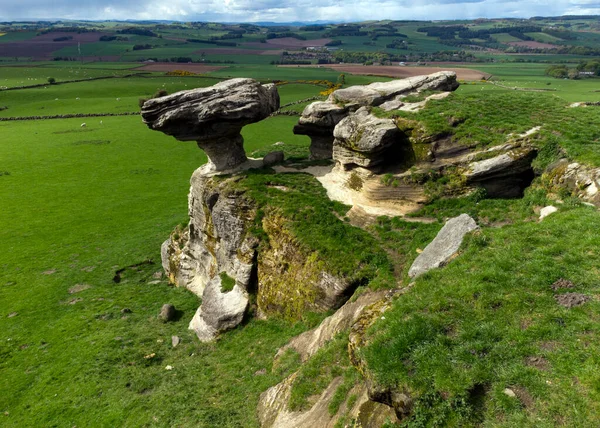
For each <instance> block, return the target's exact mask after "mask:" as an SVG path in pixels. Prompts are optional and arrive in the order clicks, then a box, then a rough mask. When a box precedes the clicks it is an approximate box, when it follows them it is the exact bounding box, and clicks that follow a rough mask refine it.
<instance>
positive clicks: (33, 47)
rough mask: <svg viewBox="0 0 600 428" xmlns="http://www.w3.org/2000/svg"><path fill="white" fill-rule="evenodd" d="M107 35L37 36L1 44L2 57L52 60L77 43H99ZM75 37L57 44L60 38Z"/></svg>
mask: <svg viewBox="0 0 600 428" xmlns="http://www.w3.org/2000/svg"><path fill="white" fill-rule="evenodd" d="M105 34H106V33H81V34H77V33H65V32H62V33H48V34H43V35H41V36H36V37H34V38H32V39H30V40H24V41H21V42H10V43H2V44H0V56H4V57H32V58H33V59H34V60H44V59H49V58H52V57H53V56H54V55H53V52H55V51H57V50H59V49H62V48H64V47H67V46H75V45H77V43H92V42H97V41H98V40H99V39H100V37H102V36H103V35H105ZM64 36H66V37H73V38H72V39H71V40H65V41H62V42H55V41H53V39H56V38H59V37H64Z"/></svg>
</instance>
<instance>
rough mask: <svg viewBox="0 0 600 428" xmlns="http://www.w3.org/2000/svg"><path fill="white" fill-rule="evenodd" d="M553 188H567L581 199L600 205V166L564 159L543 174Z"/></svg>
mask: <svg viewBox="0 0 600 428" xmlns="http://www.w3.org/2000/svg"><path fill="white" fill-rule="evenodd" d="M543 179H544V181H546V182H548V184H549V185H550V187H551V188H553V189H556V190H558V189H560V188H563V189H567V190H568V191H570V192H571V193H572V194H574V195H576V196H577V197H578V198H580V199H581V200H583V201H585V202H587V203H591V204H593V205H595V206H597V207H600V168H592V167H588V166H585V165H582V164H579V163H577V162H569V161H568V160H566V159H562V160H560V161H559V162H556V163H555V164H554V165H551V166H550V167H549V168H548V171H547V172H546V173H545V174H544V176H543Z"/></svg>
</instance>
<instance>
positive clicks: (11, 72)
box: [0, 62, 131, 99]
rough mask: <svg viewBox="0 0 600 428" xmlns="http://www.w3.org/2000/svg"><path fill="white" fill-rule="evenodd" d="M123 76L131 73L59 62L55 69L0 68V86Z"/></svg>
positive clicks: (30, 67)
mask: <svg viewBox="0 0 600 428" xmlns="http://www.w3.org/2000/svg"><path fill="white" fill-rule="evenodd" d="M124 74H131V72H130V71H122V70H119V69H105V70H103V69H96V68H88V67H87V66H83V65H81V64H80V63H77V62H68V63H64V62H60V63H58V64H56V68H53V67H47V66H44V67H37V66H23V67H0V86H6V87H9V88H12V87H15V86H33V85H40V84H47V83H48V78H49V77H53V78H54V79H55V80H56V82H61V81H69V80H81V79H90V78H94V77H105V76H106V77H112V76H122V75H124ZM0 97H2V95H0ZM0 99H1V98H0Z"/></svg>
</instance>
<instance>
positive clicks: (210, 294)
mask: <svg viewBox="0 0 600 428" xmlns="http://www.w3.org/2000/svg"><path fill="white" fill-rule="evenodd" d="M246 309H248V295H247V293H246V291H244V290H243V289H242V288H241V287H240V286H239V285H235V286H234V287H233V290H231V291H229V292H226V293H224V292H222V290H221V277H220V276H219V275H217V276H215V277H214V278H213V279H212V280H210V281H209V283H208V284H207V285H206V288H205V289H204V293H203V294H202V305H201V306H200V307H199V308H198V310H197V311H196V314H195V315H194V318H192V321H191V322H190V325H189V329H190V330H194V331H195V332H196V335H197V336H198V339H200V340H201V341H202V342H210V341H211V340H213V339H215V338H216V337H217V335H218V334H219V333H221V332H224V331H227V330H231V329H232V328H234V327H236V326H237V325H238V324H239V323H241V322H242V320H243V318H244V314H245V313H246Z"/></svg>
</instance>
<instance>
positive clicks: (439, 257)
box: [408, 214, 479, 278]
mask: <svg viewBox="0 0 600 428" xmlns="http://www.w3.org/2000/svg"><path fill="white" fill-rule="evenodd" d="M478 228H479V227H478V226H477V223H475V220H473V219H472V218H471V216H469V215H468V214H461V215H459V216H458V217H454V218H452V219H450V220H448V221H447V222H446V224H445V225H444V227H442V229H441V230H440V231H439V232H438V234H437V235H436V237H435V238H434V239H433V241H431V243H430V244H429V245H427V247H425V249H424V250H423V252H422V253H421V254H419V256H418V257H417V258H416V259H415V261H414V262H413V264H412V266H411V267H410V269H409V271H408V276H409V277H411V278H415V277H417V276H419V275H422V274H424V273H425V272H428V271H430V270H431V269H435V268H438V267H440V266H443V265H445V264H446V263H448V261H450V260H451V259H452V257H453V256H454V255H455V254H456V252H457V251H458V249H459V248H460V245H461V244H462V241H463V239H464V237H465V235H466V234H467V233H469V232H472V231H474V230H476V229H478Z"/></svg>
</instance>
